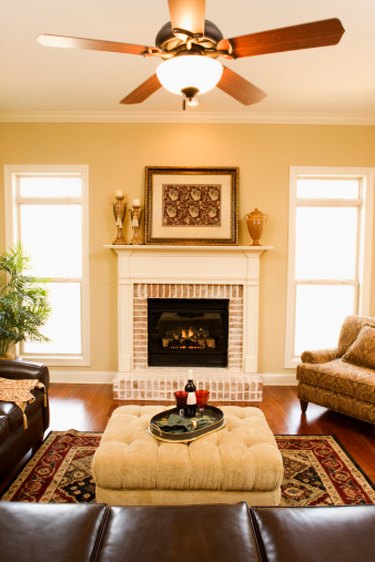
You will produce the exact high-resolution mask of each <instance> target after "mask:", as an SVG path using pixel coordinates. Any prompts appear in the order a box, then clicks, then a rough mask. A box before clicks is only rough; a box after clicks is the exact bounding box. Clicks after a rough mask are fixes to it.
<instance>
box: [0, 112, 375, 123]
mask: <svg viewBox="0 0 375 562" xmlns="http://www.w3.org/2000/svg"><path fill="white" fill-rule="evenodd" d="M0 123H232V124H236V123H238V124H240V123H244V124H282V125H290V124H295V125H375V114H367V115H360V114H345V113H343V114H340V113H337V114H333V113H332V114H331V113H330V114H328V113H301V114H297V113H271V112H270V113H243V112H242V113H240V112H232V113H228V112H222V113H221V112H217V113H199V112H193V111H187V112H182V111H178V112H177V111H176V112H155V113H152V112H141V111H139V112H131V113H130V112H125V113H120V112H115V111H113V112H105V111H103V112H101V111H97V112H69V111H59V112H24V113H21V112H20V113H3V114H0Z"/></svg>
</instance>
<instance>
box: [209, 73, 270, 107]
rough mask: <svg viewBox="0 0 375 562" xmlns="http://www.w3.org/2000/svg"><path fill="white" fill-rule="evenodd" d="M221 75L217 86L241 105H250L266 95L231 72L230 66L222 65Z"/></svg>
mask: <svg viewBox="0 0 375 562" xmlns="http://www.w3.org/2000/svg"><path fill="white" fill-rule="evenodd" d="M223 68H224V70H223V75H222V77H221V79H220V82H219V83H218V85H217V88H220V90H222V91H223V92H225V93H226V94H228V95H230V96H232V98H234V99H236V100H237V101H239V102H240V103H242V104H243V105H251V104H252V103H257V102H258V101H261V100H262V99H263V98H265V97H266V95H267V94H266V93H265V92H263V90H260V89H259V88H257V87H256V86H254V84H252V83H251V82H249V81H248V80H246V79H245V78H243V77H242V76H240V75H239V74H237V72H233V70H231V69H230V68H227V67H226V66H224V65H223Z"/></svg>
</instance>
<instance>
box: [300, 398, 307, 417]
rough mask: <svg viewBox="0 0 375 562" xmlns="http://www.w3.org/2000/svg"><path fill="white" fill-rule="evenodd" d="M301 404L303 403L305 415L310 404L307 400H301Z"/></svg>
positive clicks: (302, 408)
mask: <svg viewBox="0 0 375 562" xmlns="http://www.w3.org/2000/svg"><path fill="white" fill-rule="evenodd" d="M300 403H301V410H302V413H303V414H305V413H306V410H307V406H308V405H309V403H308V401H307V400H300Z"/></svg>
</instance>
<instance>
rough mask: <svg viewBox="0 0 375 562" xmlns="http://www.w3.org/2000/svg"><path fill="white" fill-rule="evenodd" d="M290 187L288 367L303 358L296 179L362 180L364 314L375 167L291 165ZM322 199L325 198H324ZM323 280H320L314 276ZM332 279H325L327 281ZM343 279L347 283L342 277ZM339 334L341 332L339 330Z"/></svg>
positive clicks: (365, 311) (359, 308) (360, 300)
mask: <svg viewBox="0 0 375 562" xmlns="http://www.w3.org/2000/svg"><path fill="white" fill-rule="evenodd" d="M289 171H290V174H289V178H290V191H289V243H288V280H287V302H286V329H285V362H284V367H285V368H287V369H288V368H295V367H296V366H297V365H298V363H299V362H300V357H299V356H295V355H294V334H295V308H296V285H297V281H296V280H295V273H294V272H295V239H296V209H297V206H298V199H297V181H298V179H300V178H306V177H313V178H319V177H321V178H325V177H326V178H327V177H329V178H356V179H359V180H360V185H361V195H360V200H358V201H357V204H358V206H359V209H360V210H359V213H360V215H359V216H360V220H359V229H360V232H359V237H358V241H359V248H358V255H357V259H358V264H357V278H356V280H355V282H351V284H355V285H356V287H357V291H356V305H355V306H356V309H355V310H354V311H353V314H360V315H364V316H368V315H369V311H370V297H371V267H372V266H371V262H372V237H373V232H372V225H373V213H374V209H373V207H374V168H359V167H358V168H357V167H345V166H343V167H330V166H291V167H290V170H289ZM300 201H301V205H304V206H307V205H309V200H308V199H303V200H302V199H301V200H300ZM321 201H322V200H321ZM338 202H340V205H341V204H342V205H343V206H344V205H345V204H347V205H348V204H349V205H353V200H351V201H350V202H348V201H346V200H342V199H336V200H332V201H330V200H329V199H327V200H324V202H323V201H322V203H321V206H327V205H329V204H332V205H337V204H338ZM311 204H313V205H315V206H317V204H318V203H317V201H316V200H312V201H311ZM314 282H316V283H321V281H320V280H314ZM331 282H332V281H327V280H325V281H324V283H325V284H329V283H331ZM343 283H345V282H344V281H343ZM337 336H338V334H337Z"/></svg>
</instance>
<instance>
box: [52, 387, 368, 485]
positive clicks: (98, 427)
mask: <svg viewBox="0 0 375 562" xmlns="http://www.w3.org/2000/svg"><path fill="white" fill-rule="evenodd" d="M126 403H130V402H126ZM123 404H125V402H122V401H118V400H113V399H112V385H109V384H57V383H53V384H51V387H50V406H51V424H50V429H51V430H66V429H72V428H73V429H77V430H80V431H104V428H105V426H106V424H107V422H108V419H109V417H110V416H111V414H112V412H113V410H114V409H115V408H117V407H118V406H122V405H123ZM241 405H245V404H241ZM246 405H251V404H246ZM259 407H260V408H261V410H262V411H263V412H264V414H265V416H266V419H267V421H268V423H269V425H270V427H271V429H272V431H273V432H274V433H276V434H288V433H290V434H325V435H327V434H332V435H335V437H336V438H337V439H338V441H339V442H340V443H341V445H342V446H343V447H344V449H345V450H346V451H347V453H349V455H350V456H351V457H352V459H353V460H354V461H355V462H356V463H357V464H358V465H359V466H360V467H361V468H362V469H363V470H364V472H365V473H366V474H367V476H368V477H369V478H370V479H371V480H372V481H373V482H374V483H375V433H374V429H373V426H371V425H370V424H367V423H364V422H361V421H359V420H355V419H353V418H350V417H348V416H343V415H341V414H337V413H335V412H332V411H329V410H326V409H325V408H321V407H320V406H316V405H315V404H309V407H308V410H307V413H306V414H301V410H300V405H299V401H298V399H297V397H296V388H295V387H292V386H267V387H264V393H263V402H262V403H261V404H260V405H259Z"/></svg>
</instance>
